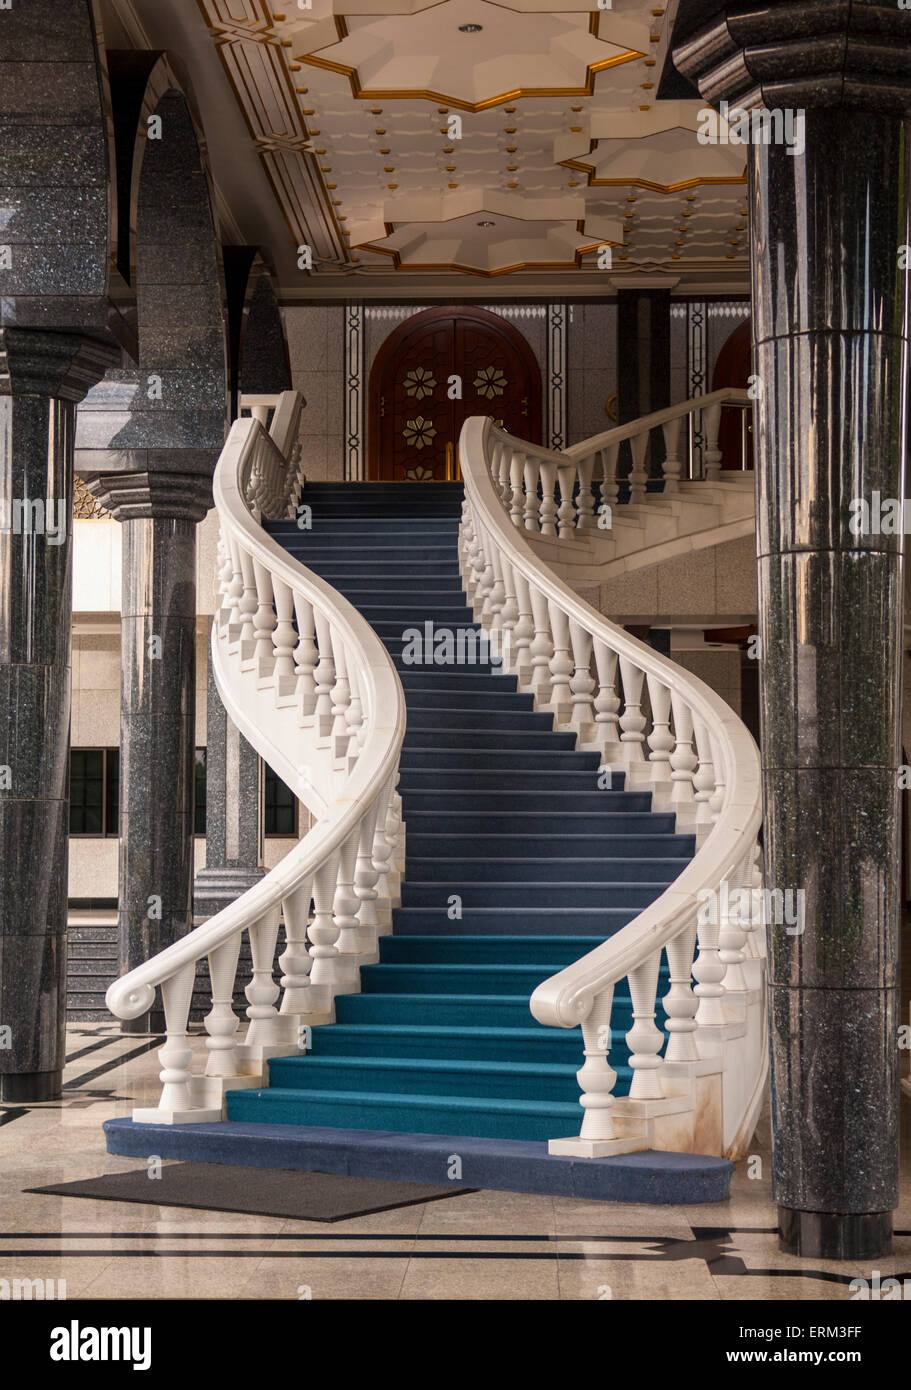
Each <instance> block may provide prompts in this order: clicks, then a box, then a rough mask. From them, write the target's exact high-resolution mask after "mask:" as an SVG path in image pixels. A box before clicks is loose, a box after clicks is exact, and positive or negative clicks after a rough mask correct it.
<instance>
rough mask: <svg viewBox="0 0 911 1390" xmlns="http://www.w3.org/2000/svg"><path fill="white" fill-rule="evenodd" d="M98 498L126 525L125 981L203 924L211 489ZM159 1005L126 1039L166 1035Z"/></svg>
mask: <svg viewBox="0 0 911 1390" xmlns="http://www.w3.org/2000/svg"><path fill="white" fill-rule="evenodd" d="M92 490H93V492H94V494H95V495H96V496H97V497H98V498H99V499H100V500H101V502H102V504H103V505H104V506H105V507H106V508H107V509H108V510H109V511H110V512H111V513H112V515H113V516H114V517H115V519H116V520H117V521H119V522H120V523H121V525H122V527H123V562H122V597H121V638H120V643H121V663H122V670H121V706H120V868H119V948H120V972H121V974H123V973H125V972H126V971H128V970H132V969H133V968H134V967H135V966H137V965H140V964H141V963H142V962H143V961H146V960H148V959H149V958H150V957H151V956H154V955H156V954H157V953H158V952H159V951H162V950H164V948H165V947H166V946H169V945H170V944H171V943H172V942H173V941H176V940H178V939H179V938H180V937H181V936H185V935H186V934H187V933H188V932H189V931H191V930H192V926H193V898H192V890H193V817H194V794H193V788H194V759H195V749H196V732H195V731H196V524H197V522H198V521H200V520H202V517H203V516H204V515H205V513H206V510H207V508H208V506H210V505H211V486H210V484H209V482H208V480H207V479H204V478H201V477H193V476H188V475H185V474H174V475H170V476H169V475H168V474H166V473H161V472H159V473H156V474H142V473H130V474H120V475H111V474H107V475H102V476H101V477H100V478H98V479H96V480H94V481H93V483H92ZM162 1024H163V1017H162V1014H161V1010H160V1005H158V1004H157V1002H156V1006H155V1007H154V1008H153V1010H152V1011H151V1013H150V1014H149V1015H143V1016H141V1017H140V1018H138V1019H135V1020H131V1021H129V1022H125V1023H124V1024H123V1031H124V1032H147V1031H149V1030H152V1031H159V1030H160V1029H161V1027H162Z"/></svg>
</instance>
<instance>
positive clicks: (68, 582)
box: [0, 328, 114, 1102]
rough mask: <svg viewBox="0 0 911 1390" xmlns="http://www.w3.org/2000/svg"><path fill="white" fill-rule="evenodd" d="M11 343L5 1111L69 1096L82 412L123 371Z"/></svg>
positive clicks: (86, 354) (1, 338) (1, 761)
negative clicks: (8, 1105) (78, 434)
mask: <svg viewBox="0 0 911 1390" xmlns="http://www.w3.org/2000/svg"><path fill="white" fill-rule="evenodd" d="M113 355H114V354H113V352H112V350H111V349H110V348H109V347H107V346H105V345H104V344H102V343H100V342H96V341H94V340H93V339H90V338H85V337H83V336H82V335H80V334H74V333H51V332H43V331H38V330H29V329H12V328H3V329H0V711H2V719H0V875H2V883H0V1028H3V1030H4V1038H5V1037H6V1034H5V1030H6V1029H7V1028H8V1029H9V1046H8V1047H7V1046H5V1045H4V1046H2V1047H0V1100H4V1101H14V1102H15V1101H22V1102H29V1101H45V1100H52V1099H54V1098H55V1097H56V1096H58V1095H59V1094H60V1087H61V1081H62V1074H63V1057H64V1046H63V1034H64V1024H65V1018H66V913H67V862H68V855H67V851H68V836H69V823H68V821H69V738H70V691H71V625H72V563H73V561H72V529H73V528H72V513H73V438H74V426H75V412H76V402H77V401H79V400H81V399H82V397H83V396H84V394H85V392H86V391H87V390H88V388H89V387H90V386H91V385H93V383H94V382H96V381H97V380H98V379H99V377H100V376H101V374H102V373H103V372H104V370H105V368H106V367H107V366H108V365H109V363H110V361H111V360H112V358H113Z"/></svg>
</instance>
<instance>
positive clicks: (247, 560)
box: [240, 549, 272, 660]
mask: <svg viewBox="0 0 911 1390" xmlns="http://www.w3.org/2000/svg"><path fill="white" fill-rule="evenodd" d="M240 568H241V573H242V575H243V583H244V591H243V595H242V596H241V600H240V650H241V660H246V659H248V658H249V657H251V656H252V655H253V653H254V650H255V649H254V642H255V640H256V627H255V622H254V620H255V617H256V610H257V608H258V606H259V600H258V598H257V594H256V574H255V571H254V566H253V556H252V555H250V554H249V553H248V552H247V551H246V550H243V549H241V552H240ZM270 632H271V629H270ZM269 650H270V651H271V650H272V648H271V645H270V648H269Z"/></svg>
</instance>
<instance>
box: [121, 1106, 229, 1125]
mask: <svg viewBox="0 0 911 1390" xmlns="http://www.w3.org/2000/svg"><path fill="white" fill-rule="evenodd" d="M221 1117H222V1111H221V1106H220V1105H219V1106H218V1108H217V1109H214V1110H212V1109H209V1110H203V1109H200V1110H134V1111H133V1123H134V1124H137V1125H208V1124H215V1123H216V1122H217V1121H218V1120H220V1119H221Z"/></svg>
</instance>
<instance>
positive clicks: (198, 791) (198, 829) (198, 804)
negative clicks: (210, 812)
mask: <svg viewBox="0 0 911 1390" xmlns="http://www.w3.org/2000/svg"><path fill="white" fill-rule="evenodd" d="M193 771H194V779H195V780H194V784H193V834H194V835H205V833H206V750H205V749H204V748H197V750H196V760H195V764H194V769H193Z"/></svg>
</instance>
